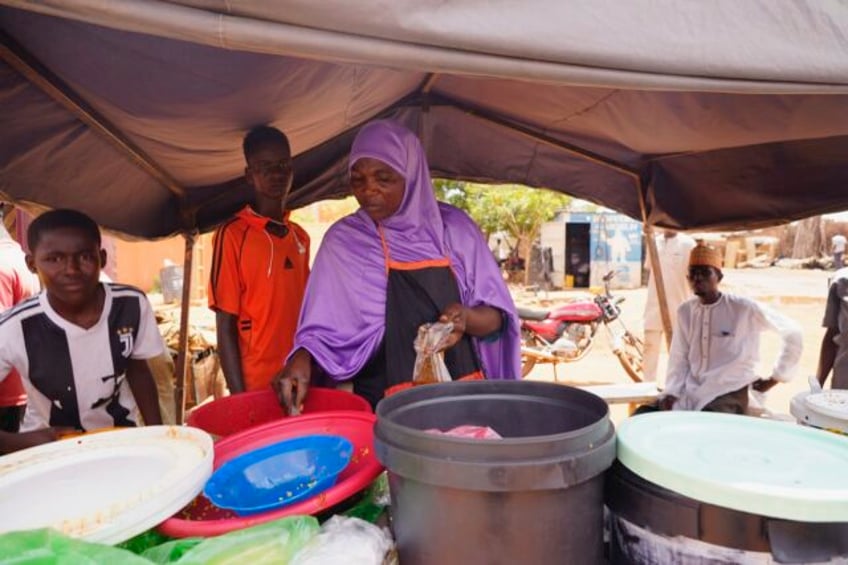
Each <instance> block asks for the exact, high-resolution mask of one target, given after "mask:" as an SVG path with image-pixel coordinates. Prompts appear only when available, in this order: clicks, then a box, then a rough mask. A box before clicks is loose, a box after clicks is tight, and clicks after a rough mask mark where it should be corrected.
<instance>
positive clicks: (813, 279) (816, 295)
mask: <svg viewBox="0 0 848 565" xmlns="http://www.w3.org/2000/svg"><path fill="white" fill-rule="evenodd" d="M830 274H831V273H829V272H826V271H816V270H799V269H781V268H777V267H770V268H767V269H727V270H726V271H725V277H724V281H723V282H722V289H723V290H725V291H727V292H733V293H736V294H741V295H744V296H749V297H751V298H754V299H756V300H759V301H762V302H764V303H766V304H769V305H771V306H772V307H774V308H776V309H777V310H779V311H780V312H782V313H783V314H786V315H787V316H789V317H790V318H792V319H793V320H795V321H796V322H798V323H799V324H800V325H801V328H802V330H803V333H804V352H803V355H802V357H801V364H800V367H799V370H798V373H797V375H796V376H795V379H794V380H793V381H791V382H789V383H786V384H780V385H778V386H776V387H774V388H773V389H772V390H771V391H770V392H769V393H768V396H767V400H766V406H767V407H768V408H769V409H770V410H772V411H773V412H775V413H780V414H787V415H788V414H789V402H790V400H791V398H792V396H793V395H795V394H796V393H798V392H800V391H802V390H807V388H808V385H807V377H808V376H809V375H813V374H815V371H816V367H817V365H818V355H819V347H820V344H821V338H822V334H823V329H822V327H821V321H822V316H823V315H824V306H825V299H826V296H827V288H828V277H829V276H830ZM581 292H582V291H557V292H551V293H548V296H547V298H546V297H545V293H544V292H540V293H538V294H536V295H534V294H533V293H528V292H524V291H521V290H517V289H516V290H515V291H514V292H513V295H514V297H515V300H516V303H518V304H519V305H526V306H544V305H553V304H556V302H557V301H561V300H568V299H570V298H573V297H575V296H578V295H580V294H581ZM613 294H616V295H619V296H624V297H625V298H626V300H625V302H624V303H623V304H622V312H623V316H622V319H623V321H624V323H625V324H626V325H627V327H628V328H629V329H630V330H631V331H632V332H634V333H636V334H638V335H642V314H643V312H644V308H645V299H646V296H647V290H646V289H645V288H640V289H636V290H621V291H614V292H613ZM598 335H599V337H600V339H599V340H598V341H597V342H596V343H595V345H594V347H593V349H592V351H590V352H589V354H588V355H587V356H586V357H585V358H583V359H582V360H580V361H578V362H576V363H568V364H560V365H559V366H558V367H557V376H558V382H561V383H563V384H577V385H580V384H588V383H592V384H598V383H619V384H625V383H628V382H631V381H630V379H629V378H628V377H627V375H626V374H625V372H624V369H623V368H622V367H621V365H620V364H619V362H618V359H617V358H616V357H615V355H613V353H612V351H611V349H610V344H609V340H608V339H607V337H606V335H605V334H603V332H599V334H598ZM779 348H780V340H779V338H778V337H777V335H776V334H774V333H772V332H768V333H764V334H762V337H761V342H760V366H761V369H760V374H761V375H763V376H768V373H770V369H771V367H772V365H773V364H774V362H775V360H776V359H777V354H778V351H779ZM666 361H667V353H666V352H663V353H662V355H661V357H660V371H659V375H660V377H659V385H660V386H662V384H663V381H664V378H663V376H664V374H665V364H666ZM527 378H530V379H538V380H546V381H554V371H553V367H552V366H551V365H537V366H536V367H534V369H533V371H532V372H531V373H530V375H528V377H527ZM612 416H613V420H614V421H616V422H619V421H620V420H621V419H623V418H625V417H626V416H627V408H626V405H613V406H612Z"/></svg>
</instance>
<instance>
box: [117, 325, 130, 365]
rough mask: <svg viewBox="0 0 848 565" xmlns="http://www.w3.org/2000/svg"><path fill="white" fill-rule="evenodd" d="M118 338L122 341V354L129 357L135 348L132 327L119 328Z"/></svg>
mask: <svg viewBox="0 0 848 565" xmlns="http://www.w3.org/2000/svg"><path fill="white" fill-rule="evenodd" d="M118 339H119V340H120V341H121V355H123V356H124V358H126V359H129V356H130V354H131V353H132V350H133V335H132V328H119V329H118Z"/></svg>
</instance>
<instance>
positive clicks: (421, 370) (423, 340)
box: [412, 322, 453, 384]
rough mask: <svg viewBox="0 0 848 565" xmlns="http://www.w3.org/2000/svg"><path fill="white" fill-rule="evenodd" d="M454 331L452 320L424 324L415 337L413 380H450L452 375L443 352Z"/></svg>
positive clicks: (423, 381) (425, 382) (430, 381)
mask: <svg viewBox="0 0 848 565" xmlns="http://www.w3.org/2000/svg"><path fill="white" fill-rule="evenodd" d="M451 333H453V323H452V322H445V323H442V322H436V323H433V324H423V325H422V326H421V327H419V328H418V336H417V337H416V338H415V343H414V344H413V347H414V348H415V353H416V355H415V368H414V369H413V371H412V382H413V383H415V384H428V383H446V382H450V381H451V380H452V379H451V375H450V372H449V371H448V368H447V366H446V365H445V359H444V356H443V354H442V353H441V350H442V348H443V347H444V345H445V342H446V341H447V339H448V337H450V335H451Z"/></svg>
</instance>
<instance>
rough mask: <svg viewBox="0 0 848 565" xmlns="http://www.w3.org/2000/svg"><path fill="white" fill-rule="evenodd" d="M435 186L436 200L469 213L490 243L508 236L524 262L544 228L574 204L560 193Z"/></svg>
mask: <svg viewBox="0 0 848 565" xmlns="http://www.w3.org/2000/svg"><path fill="white" fill-rule="evenodd" d="M435 184H436V193H437V196H438V197H440V199H442V200H445V201H446V202H449V203H450V204H453V205H454V206H457V207H459V208H463V209H464V210H465V211H466V212H468V214H469V215H470V216H471V217H472V218H473V219H474V221H475V222H476V223H477V225H478V226H480V230H481V231H482V232H483V234H484V235H485V236H486V238H487V239H488V238H489V236H491V235H492V234H493V233H495V232H498V231H505V232H507V233H508V234H509V235H510V236H511V237H512V238H513V239H514V240H515V241H517V242H518V244H517V245H518V248H519V254H520V255H521V256H522V257H524V258H525V259H529V257H530V246H531V245H532V244H533V242H534V241H536V239H537V238H538V237H539V234H540V232H541V230H542V224H544V223H545V222H547V221H550V220H552V219H553V218H554V216H555V215H556V213H557V211H558V210H561V209H563V208H565V207H566V206H568V204H569V202H571V197H570V196H566V195H564V194H561V193H559V192H553V191H550V190H546V189H539V188H530V187H527V186H521V185H516V184H511V185H484V184H474V183H458V182H456V181H437V182H436V183H435ZM525 281H526V273H525Z"/></svg>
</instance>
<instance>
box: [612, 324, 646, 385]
mask: <svg viewBox="0 0 848 565" xmlns="http://www.w3.org/2000/svg"><path fill="white" fill-rule="evenodd" d="M621 341H622V347H621V349H620V350H619V351H618V352H617V353H616V355H618V360H619V362H620V363H621V366H622V367H624V371H625V372H626V373H627V376H628V377H630V378H631V380H633V382H636V383H641V382H642V381H643V380H644V374H643V373H642V359H643V354H644V352H645V344H644V343H643V342H642V340H641V339H639V338H638V337H636V336H635V335H633V334H631V333H630V332H625V333H624V335H623V336H622V339H621Z"/></svg>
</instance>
